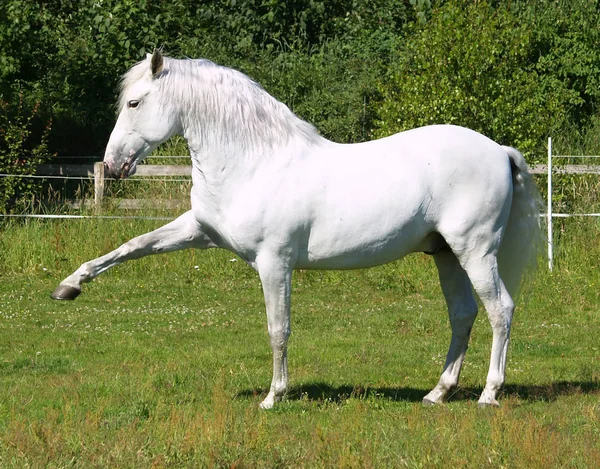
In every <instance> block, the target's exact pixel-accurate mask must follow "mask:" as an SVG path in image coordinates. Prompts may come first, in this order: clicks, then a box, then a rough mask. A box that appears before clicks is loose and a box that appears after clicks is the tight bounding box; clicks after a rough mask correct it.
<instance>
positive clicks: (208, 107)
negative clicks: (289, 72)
mask: <svg viewBox="0 0 600 469" xmlns="http://www.w3.org/2000/svg"><path fill="white" fill-rule="evenodd" d="M149 67H150V61H149V60H144V61H142V62H139V63H138V64H136V65H134V66H133V67H132V68H131V69H130V70H129V71H128V72H127V73H126V74H125V75H124V76H123V78H122V80H121V87H120V95H119V102H118V105H119V111H120V110H122V109H123V108H124V105H125V100H126V98H125V95H126V93H127V90H128V89H129V88H130V87H131V86H133V85H134V84H135V83H137V82H138V81H140V80H142V79H144V78H145V77H148V76H149V75H148V69H149ZM158 80H159V89H160V91H161V93H162V94H163V98H164V99H165V102H168V103H170V105H172V106H178V105H183V104H185V105H186V106H187V110H186V112H187V113H191V114H192V115H193V117H194V118H195V120H196V121H198V122H203V123H204V124H205V126H204V127H203V128H201V129H198V131H200V132H207V131H209V130H207V127H210V128H212V129H211V130H212V131H216V132H220V133H221V134H223V135H229V136H236V138H242V139H243V138H246V139H248V140H252V141H261V142H263V144H264V143H265V142H267V144H268V145H272V146H273V145H278V144H285V142H286V141H288V140H289V138H291V137H300V138H303V139H304V140H306V141H307V142H309V143H312V142H316V141H317V140H318V139H319V138H320V137H319V135H318V132H317V130H316V129H315V128H314V126H312V125H311V124H309V123H307V122H305V121H303V120H301V119H300V118H298V117H297V116H296V115H295V114H294V113H293V112H292V111H291V110H290V109H289V108H288V107H287V106H286V105H284V104H283V103H281V102H279V101H278V100H277V99H275V98H274V97H273V96H271V95H270V94H269V93H267V92H266V91H265V90H264V89H263V88H262V87H261V86H260V85H259V84H258V83H256V82H255V81H253V80H252V79H250V78H249V77H248V76H246V75H244V74H243V73H241V72H238V71H236V70H233V69H230V68H227V67H223V66H220V65H217V64H215V63H213V62H211V61H209V60H205V59H183V60H180V59H173V58H169V57H165V59H164V70H163V73H161V75H160V77H159V78H158ZM206 124H209V125H208V126H206ZM199 127H200V126H199ZM229 138H231V137H229ZM240 143H241V144H242V145H247V144H252V142H251V141H249V142H240Z"/></svg>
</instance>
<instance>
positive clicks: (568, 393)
mask: <svg viewBox="0 0 600 469" xmlns="http://www.w3.org/2000/svg"><path fill="white" fill-rule="evenodd" d="M159 223H160V222H155V221H131V220H68V221H63V220H46V221H41V220H30V221H27V222H10V223H8V224H5V225H3V227H2V229H0V266H1V270H0V383H1V386H0V466H1V467H28V466H29V467H85V468H90V467H378V468H379V467H411V468H417V467H511V468H514V467H527V468H531V467H544V468H546V467H581V468H586V467H599V466H600V351H599V347H600V344H599V342H598V337H600V315H599V312H598V303H599V290H598V285H600V276H599V274H598V269H600V268H598V267H597V265H596V264H597V259H599V258H600V256H599V254H600V247H599V245H598V242H597V239H598V234H599V233H598V231H599V229H598V225H597V222H595V221H593V220H579V221H578V220H568V221H565V222H564V223H563V224H562V225H559V226H558V227H557V229H556V233H557V235H556V245H557V249H556V256H557V257H556V263H557V265H556V269H555V272H554V273H553V274H550V273H548V272H547V270H546V269H545V268H544V267H542V268H541V269H540V273H539V275H538V277H537V279H536V280H535V282H534V283H532V284H530V285H529V287H528V288H527V289H526V291H525V293H524V295H523V298H522V299H521V302H520V308H519V310H518V312H517V314H516V317H515V322H514V326H513V335H512V342H511V347H510V351H509V362H508V379H507V385H506V388H505V391H504V394H503V396H502V399H501V402H502V407H501V408H500V409H484V410H482V409H479V408H478V407H477V398H478V394H479V393H480V392H481V389H482V387H483V384H484V382H485V376H486V372H487V366H488V360H489V352H490V346H491V333H490V328H489V325H488V323H487V319H486V317H485V314H484V313H482V314H480V317H479V318H478V319H477V321H476V326H475V328H474V331H473V337H472V341H471V346H470V349H469V353H468V355H467V360H466V362H465V367H464V371H463V376H462V381H461V386H460V388H459V389H458V391H457V392H456V393H455V394H454V395H453V396H452V399H451V400H450V401H449V402H448V403H447V404H445V405H443V406H436V407H433V408H424V407H422V406H421V404H420V401H421V399H422V397H423V396H424V395H425V394H426V393H427V392H428V390H429V389H430V388H431V387H433V386H434V385H435V383H436V382H437V379H438V378H439V374H440V372H441V368H442V365H443V361H444V358H445V353H446V350H447V346H448V342H449V337H450V331H449V326H448V324H447V318H446V313H445V306H444V302H443V298H442V295H441V292H440V289H439V285H438V282H437V275H436V272H435V267H434V265H433V262H432V260H431V259H430V258H428V257H427V256H425V255H413V256H411V257H409V258H406V259H404V260H403V261H401V262H399V263H395V264H391V265H388V266H384V267H380V268H377V269H370V270H363V271H351V272H297V273H296V274H295V278H294V294H293V300H292V301H293V303H292V305H293V333H292V338H291V340H290V374H291V385H292V390H291V392H290V395H289V398H288V399H287V400H286V401H285V402H283V403H282V404H281V405H279V406H278V407H277V408H276V409H275V410H273V411H270V412H264V411H260V410H259V409H258V404H259V402H260V400H261V398H262V397H264V395H265V393H266V391H267V388H268V385H269V382H270V373H271V357H270V347H269V341H268V337H267V333H266V326H265V317H264V316H265V315H264V306H263V300H262V293H261V290H260V284H259V281H258V278H257V276H256V274H255V273H254V272H253V271H251V270H250V269H249V268H248V267H247V266H245V265H244V264H243V263H242V262H241V261H239V260H235V257H234V256H233V255H232V254H230V253H227V252H225V251H217V250H215V251H208V252H199V251H185V252H180V253H172V254H167V255H162V256H155V257H150V258H146V259H142V260H139V261H134V262H131V263H129V264H126V265H123V266H120V267H118V268H116V269H114V270H113V271H111V272H108V273H106V274H104V275H102V276H100V277H99V278H98V279H97V280H96V281H94V282H93V283H92V284H89V285H86V288H85V290H84V293H83V294H82V295H81V297H79V298H78V299H77V300H75V301H74V302H56V301H53V300H51V299H50V298H49V295H50V293H51V291H52V290H53V289H54V287H55V286H56V285H57V284H58V282H59V281H60V280H61V279H62V278H63V277H65V276H66V275H67V274H69V273H71V271H73V270H74V269H75V268H76V267H77V266H78V265H79V264H80V263H81V262H83V261H85V260H88V259H90V258H92V257H96V256H98V255H100V254H102V253H104V252H106V251H108V250H110V249H112V248H114V247H115V246H117V245H118V244H119V243H121V242H123V241H125V240H126V239H129V238H130V237H132V236H134V235H137V234H141V233H143V232H145V231H148V230H150V229H152V228H154V227H156V226H158V224H159Z"/></svg>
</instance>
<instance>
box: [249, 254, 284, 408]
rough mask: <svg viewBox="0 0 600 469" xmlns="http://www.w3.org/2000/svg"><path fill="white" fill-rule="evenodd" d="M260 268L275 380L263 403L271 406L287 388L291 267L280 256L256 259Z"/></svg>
mask: <svg viewBox="0 0 600 469" xmlns="http://www.w3.org/2000/svg"><path fill="white" fill-rule="evenodd" d="M256 265H257V270H258V273H259V275H260V280H261V282H262V286H263V293H264V297H265V305H266V309H267V324H268V330H269V338H270V340H271V349H272V351H273V379H272V381H271V388H270V389H269V394H267V397H266V398H265V399H264V400H263V401H262V403H261V404H260V407H261V409H271V408H272V407H273V405H274V404H275V402H279V401H281V399H282V398H283V396H284V395H285V393H286V391H287V387H288V366H287V343H288V338H289V336H290V332H291V328H290V296H291V289H292V288H291V284H292V268H291V267H290V266H289V265H288V264H287V263H286V262H283V261H282V260H281V259H278V258H271V257H270V258H269V259H264V258H260V257H259V258H257V262H256Z"/></svg>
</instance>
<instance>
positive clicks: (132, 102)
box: [127, 99, 140, 109]
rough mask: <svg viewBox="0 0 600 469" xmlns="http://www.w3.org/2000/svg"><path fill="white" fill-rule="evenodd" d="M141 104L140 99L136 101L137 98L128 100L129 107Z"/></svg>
mask: <svg viewBox="0 0 600 469" xmlns="http://www.w3.org/2000/svg"><path fill="white" fill-rule="evenodd" d="M139 104H140V102H139V101H136V100H135V99H132V100H131V101H127V108H128V109H131V108H136V107H138V105H139Z"/></svg>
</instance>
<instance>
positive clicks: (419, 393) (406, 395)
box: [237, 381, 600, 403]
mask: <svg viewBox="0 0 600 469" xmlns="http://www.w3.org/2000/svg"><path fill="white" fill-rule="evenodd" d="M429 391H430V390H429V389H416V388H388V387H363V386H349V385H342V386H330V385H328V384H325V383H308V384H303V385H300V386H294V387H292V388H291V389H290V391H289V392H288V393H287V396H286V399H287V400H291V401H297V400H302V399H308V400H309V401H314V402H334V403H339V402H343V401H345V400H347V399H369V398H374V399H388V400H391V401H394V402H421V401H422V400H423V397H425V396H426V395H427V393H428V392H429ZM482 391H483V388H481V387H466V388H464V387H459V388H458V389H456V390H455V391H453V392H452V393H451V394H450V396H449V399H448V400H449V401H450V402H455V401H477V399H479V396H480V395H481V393H482ZM596 393H600V381H559V382H555V383H548V384H542V385H517V384H509V385H506V386H505V387H504V388H503V390H502V392H501V394H500V399H502V398H506V397H512V398H517V399H520V400H523V401H528V402H535V401H541V402H552V401H555V400H556V399H558V398H559V397H563V396H574V395H579V394H596ZM266 394H267V389H254V390H244V391H241V392H240V393H238V394H237V397H256V396H259V395H263V396H264V395H266Z"/></svg>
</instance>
